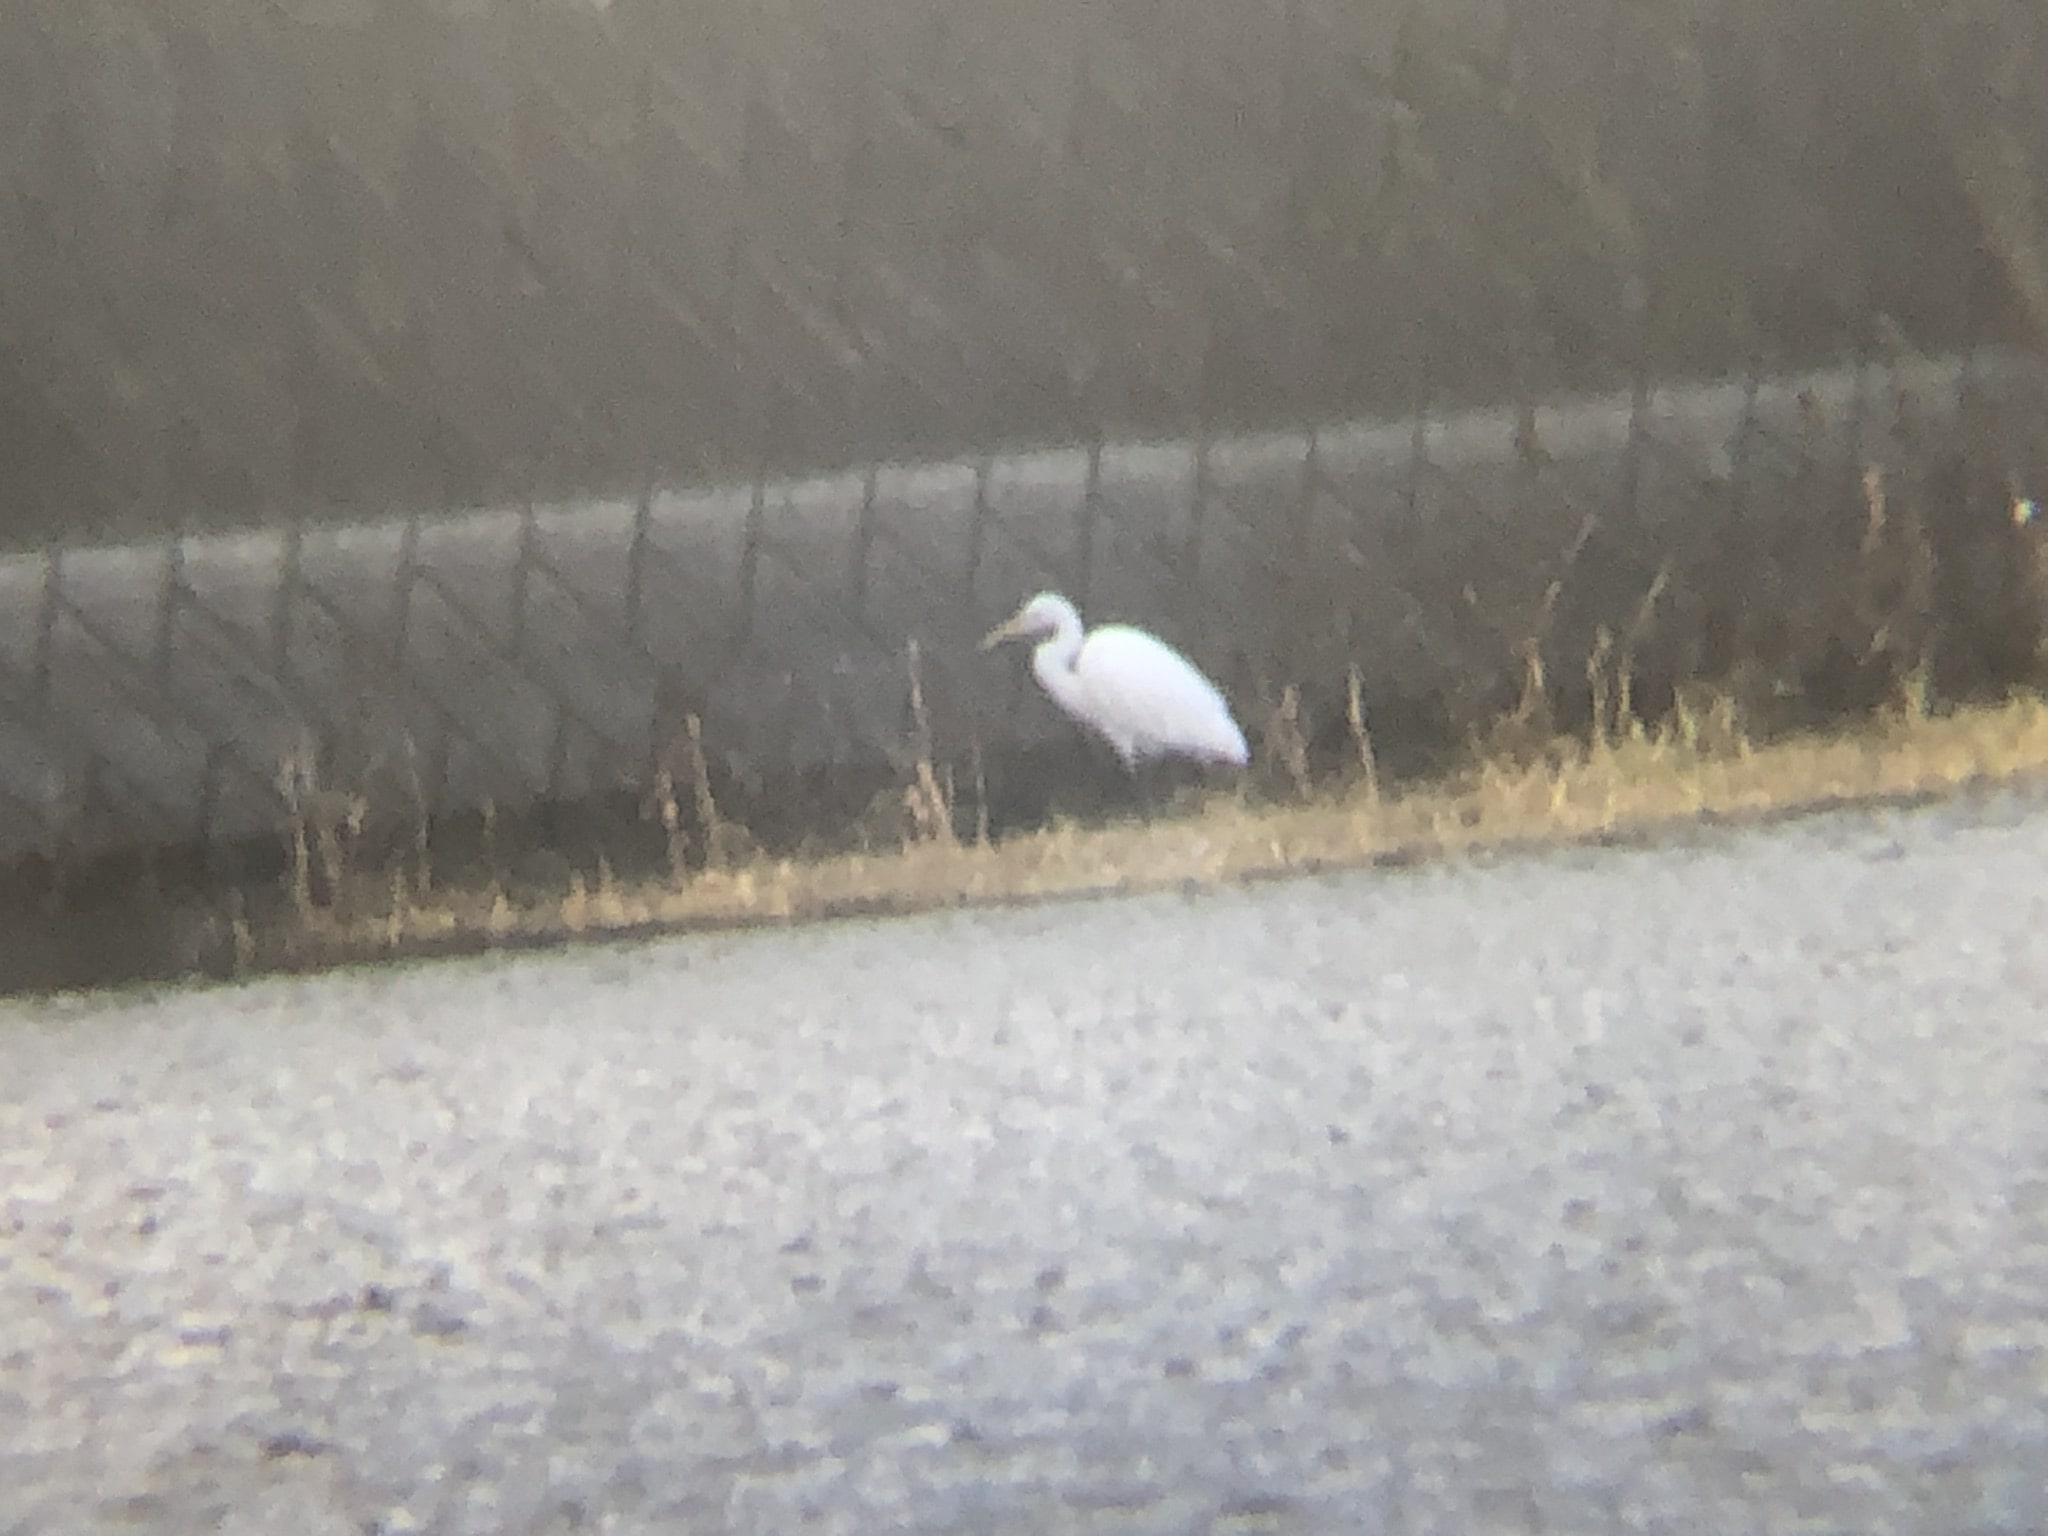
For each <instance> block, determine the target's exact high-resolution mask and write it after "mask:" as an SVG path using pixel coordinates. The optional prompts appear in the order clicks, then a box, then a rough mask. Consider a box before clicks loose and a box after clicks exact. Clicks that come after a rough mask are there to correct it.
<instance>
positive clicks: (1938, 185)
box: [0, 0, 2048, 852]
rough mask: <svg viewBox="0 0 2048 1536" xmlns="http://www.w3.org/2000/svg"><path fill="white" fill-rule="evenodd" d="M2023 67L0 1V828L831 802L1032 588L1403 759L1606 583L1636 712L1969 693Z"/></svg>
mask: <svg viewBox="0 0 2048 1536" xmlns="http://www.w3.org/2000/svg"><path fill="white" fill-rule="evenodd" d="M2044 81H2048V15H2044V13H2043V11H2042V10H2041V8H2040V7H2038V6H2036V5H2033V4H2028V3H2022V0H1965V3H1960V4H1950V5H1944V6H1935V5H1918V4H1908V3H1904V0H1870V3H1863V0H1770V3H1764V0H1658V3H1654V4H1647V5H1646V4H1641V3H1635V0H1629V3H1624V0H1545V3H1543V4H1538V5H1521V4H1511V3H1507V0H1456V3H1445V0H1428V3H1426V4H1425V3H1420V0H1343V3H1338V0H1271V3H1256V0H1251V3H1247V0H1231V3H1222V0H1174V3H1171V4H1165V3H1158V0H1113V3H1107V4H1104V3H1082V0H1050V3H1047V4H1044V5H1039V6H1034V7H1028V8H1020V7H1015V6H998V5H969V6H961V5H958V4H951V3H946V4H941V3H938V0H868V3H865V4H861V5H855V6H848V5H845V4H843V3H835V4H827V3H824V0H792V3H781V4H771V3H767V0H749V3H744V4H732V3H730V0H721V3H716V4H713V3H709V0H702V3H692V0H682V3H676V0H612V3H610V4H603V3H570V0H526V3H519V4H511V3H494V4H488V5H486V4H476V3H458V0H448V3H435V0H278V3H273V4H269V5H262V6H258V5H253V4H250V3H247V0H192V3H190V4H186V5H181V6H179V7H176V8H171V9H167V8H164V7H160V6H154V5H147V4H142V3H138V0H69V3H65V4H62V5H59V4H55V3H41V0H37V3H29V4H23V5H17V6H12V7H8V8H6V10H5V11H4V13H0V134H4V139H5V142H7V143H8V144H9V145H10V147H11V150H12V152H11V153H10V155H9V157H8V159H7V163H6V165H5V166H4V167H0V198H4V199H5V200H6V202H7V205H8V208H7V216H6V217H4V218H0V344H4V346H0V420H4V432H5V442H6V447H5V449H4V459H0V503H4V505H5V507H6V509H7V510H6V518H7V522H6V525H5V531H4V537H5V538H6V539H7V540H8V541H9V542H10V543H11V544H12V545H13V547H14V548H15V549H17V550H18V551H20V552H21V553H20V554H19V555H18V556H16V557H15V558H13V559H12V560H10V561H8V562H7V563H6V565H5V567H4V569H0V584H4V585H5V586H6V587H7V589H8V595H7V599H6V605H5V620H4V624H5V629H6V636H5V645H4V651H5V654H4V658H0V660H4V663H5V666H6V668H7V675H6V678H5V688H4V690H0V692H4V699H0V708H4V719H0V780H4V782H0V798H4V802H5V807H6V810H5V813H4V820H5V822H6V828H5V829H4V830H0V852H8V851H22V850H27V849H33V848H44V847H49V846H55V845H69V844H75V843H77V842H79V841H81V840H83V841H86V842H89V843H107V844H121V843H124V842H137V841H165V840H169V841H182V840H189V839H191V838H193V837H199V838H213V837H224V836H236V835H242V834H244V833H246V832H248V831H250V830H260V829H261V828H263V827H264V826H267V825H270V824H273V823H274V820H275V816H276V805H275V802H276V801H277V799H278V797H279V795H280V794H281V793H285V792H286V791H284V790H281V789H280V784H281V783H285V782H286V781H288V780H289V779H290V778H291V776H292V775H294V774H300V773H309V774H313V775H315V776H318V777H320V778H321V779H322V780H323V782H327V783H349V784H370V783H377V784H380V785H384V786H385V788H384V789H382V790H380V791H379V792H380V793H387V794H388V795H390V796H392V797H395V798H396V799H398V800H400V801H404V802H407V803H413V804H416V805H418V806H420V807H422V808H426V809H430V810H431V809H446V808H451V807H456V806H462V805H474V804H475V803H477V801H478V800H479V799H480V798H483V797H491V798H495V799H502V800H505V801H520V800H531V799H548V798H557V797H564V796H568V797H573V796H576V795H581V794H587V793H591V792H594V791H597V790H601V789H604V788H606V787H608V786H615V785H620V784H631V783H634V782H638V781H639V780H640V779H642V778H644V776H645V775H646V774H647V773H648V772H649V771H651V769H650V765H651V764H654V763H657V762H658V761H659V759H660V757H661V755H662V754H663V753H664V752H665V751H668V750H669V749H670V746H671V744H672V742H673V740H674V736H675V732H676V730H677V728H678V723H679V722H680V721H682V720H684V719H686V718H687V717H689V716H691V715H696V716H698V717H699V718H700V719H701V720H702V721H703V722H704V727H705V737H706V740H707V742H708V743H709V744H710V745H711V747H712V749H713V751H714V754H715V755H717V756H718V757H719V759H720V761H721V763H722V764H723V766H724V769H725V771H727V772H729V773H731V774H732V775H734V776H735V777H736V778H738V779H741V780H748V779H752V780H755V781H758V782H762V783H766V782H768V781H770V780H773V779H774V778H775V777H776V776H777V775H786V774H789V773H798V772H802V771H804V770H805V769H807V768H809V767H811V766H813V765H819V764H823V765H832V764H841V765H844V764H849V763H868V764H880V765H882V766H884V767H887V766H889V765H891V764H892V763H894V762H895V761H896V760H897V758H898V757H899V756H900V753H901V751H902V750H903V746H902V744H903V742H904V740H905V739H906V737H905V731H904V721H903V712H904V708H905V700H906V698H907V689H906V687H905V679H904V651H905V647H906V644H907V642H909V641H910V640H913V639H915V640H917V641H919V642H920V646H919V654H920V656H921V657H922V658H923V660H924V663H925V665H926V666H928V667H929V668H930V669H931V671H932V677H931V679H930V682H929V692H930V694H931V697H932V699H933V706H934V712H935V716H936V718H937V721H938V725H939V731H940V738H941V742H942V745H943V746H945V748H946V749H947V750H950V751H961V750H965V749H966V748H967V746H968V745H969V744H973V745H977V746H981V747H985V748H988V749H992V750H993V749H1000V748H1002V747H1003V746H1005V745H1006V744H1008V745H1015V744H1019V743H1028V742H1029V741H1031V740H1033V739H1035V738H1036V737H1039V736H1042V735H1043V734H1044V732H1045V730H1046V722H1045V720H1044V717H1043V715H1042V713H1040V712H1038V711H1037V707H1036V705H1035V703H1034V702H1033V701H1032V699H1031V697H1030V696H1029V694H1028V692H1025V691H1023V690H1022V689H1021V685H1020V684H1019V683H1018V682H1017V680H1016V679H1015V677H1014V676H1012V675H1009V674H1002V675H1000V676H998V675H992V674H991V672H990V671H989V670H988V669H987V668H985V667H980V666H977V665H976V664H975V663H974V662H973V661H972V660H971V659H970V658H969V657H968V656H967V654H966V650H967V647H966V641H967V640H968V639H969V638H971V635H972V634H973V633H974V630H975V627H976V626H977V625H979V624H981V623H983V622H985V621H986V620H987V619H989V618H991V617H994V616H996V615H997V614H998V613H1000V612H1001V611H1003V610H1006V609H1007V608H1008V607H1009V606H1011V605H1012V604H1013V603H1014V601H1015V600H1016V599H1017V598H1018V597H1020V596H1021V595H1023V594H1024V593H1025V592H1026V591H1028V590H1030V589H1031V588H1033V587H1036V586H1040V585H1057V586H1062V587H1065V588H1066V589H1067V590H1069V591H1070V592H1071V593H1073V594H1074V595H1076V596H1077V597H1079V598H1081V599H1082V600H1083V601H1084V603H1085V604H1086V605H1087V606H1088V607H1089V608H1090V609H1091V611H1096V610H1099V611H1101V612H1104V613H1109V612H1115V613H1118V614H1120V615H1122V616H1127V617H1135V618H1140V619H1142V620H1144V621H1146V622H1148V623H1151V624H1153V625H1155V626H1156V627H1159V628H1161V629H1163V630H1165V631H1167V632H1168V633H1169V634H1170V635H1172V636H1173V637H1174V638H1175V639H1177V640H1179V641H1182V642H1184V643H1185V644H1186V645H1187V646H1188V648H1189V649H1190V650H1192V651H1194V652H1195V653H1196V654H1197V655H1198V657H1199V658H1200V659H1202V660H1203V661H1204V662H1205V663H1207V664H1208V665H1210V666H1212V667H1213V668H1215V669H1216V670H1217V671H1218V672H1219V673H1220V674H1222V675H1223V677H1224V678H1225V680H1226V681H1227V683H1228V685H1229V686H1230V687H1232V688H1233V689H1234V690H1235V691H1236V692H1237V693H1238V695H1239V697H1240V699H1241V701H1251V702H1250V703H1249V704H1248V705H1247V707H1253V708H1255V707H1257V701H1260V700H1268V699H1270V698H1271V697H1272V696H1273V695H1274V694H1275V692H1276V691H1277V690H1278V689H1279V688H1281V687H1282V686H1284V685H1285V684H1288V683H1295V684H1298V685H1300V686H1302V687H1304V688H1307V689H1310V690H1311V691H1313V689H1314V688H1316V687H1318V686H1323V687H1327V686H1329V685H1330V682H1331V680H1332V679H1333V678H1338V677H1341V676H1342V675H1343V672H1344V670H1345V669H1346V668H1347V667H1349V666H1352V665H1356V666H1359V667H1360V668H1361V669H1362V670H1363V671H1364V672H1365V674H1366V676H1367V678H1368V682H1369V684H1370V685H1371V690H1372V692H1373V694H1374V698H1375V704H1376V706H1377V707H1378V708H1379V709H1380V711H1381V713H1382V715H1383V716H1384V717H1386V718H1389V719H1394V720H1397V721H1398V720H1401V719H1409V720H1412V721H1415V722H1418V724H1417V725H1416V729H1417V730H1419V731H1422V732H1423V733H1425V734H1429V733H1434V734H1435V735H1437V736H1444V735H1456V734H1457V733H1459V732H1463V731H1468V730H1470V729H1471V728H1472V725H1473V723H1474V722H1475V721H1476V720H1478V719H1480V718H1482V717H1483V715H1484V712H1485V710H1486V709H1488V708H1495V707H1498V705H1499V703H1500V701H1501V699H1502V698H1503V696H1504V694H1506V695H1511V694H1512V691H1513V688H1514V686H1515V685H1516V681H1517V679H1518V677H1519V675H1520V669H1521V668H1522V667H1523V665H1524V662H1525V657H1524V656H1523V654H1522V652H1523V648H1524V647H1525V646H1526V643H1527V642H1529V641H1530V640H1531V639H1532V637H1539V638H1540V639H1541V640H1542V643H1543V644H1544V645H1545V646H1546V647H1550V648H1552V649H1553V650H1554V652H1555V656H1554V658H1553V659H1554V660H1557V659H1562V661H1563V664H1564V665H1566V666H1570V665H1576V663H1577V658H1578V657H1581V656H1582V655H1583V650H1582V649H1580V650H1574V649H1573V648H1575V647H1583V646H1584V645H1585V644H1586V643H1587V641H1588V637H1589V636H1591V635H1593V634H1595V633H1596V632H1597V631H1598V630H1599V629H1600V628H1602V627H1603V626H1604V627H1606V628H1608V629H1609V630H1610V632H1612V633H1617V634H1619V633H1623V632H1624V631H1626V630H1627V629H1628V627H1629V626H1630V624H1631V623H1633V622H1634V621H1635V615H1636V614H1637V611H1638V609H1639V608H1640V607H1641V606H1642V603H1643V598H1644V595H1645V593H1646V592H1648V591H1649V590H1650V589H1651V588H1652V587H1653V586H1656V587H1657V589H1658V590H1659V592H1660V593H1661V594H1662V596H1661V597H1660V605H1661V606H1660V611H1659V613H1658V614H1657V616H1656V618H1657V622H1656V626H1655V628H1654V629H1653V630H1652V631H1650V632H1648V633H1646V634H1644V635H1643V636H1642V637H1641V643H1642V650H1643V652H1644V655H1645V658H1646V659H1645V661H1644V665H1645V667H1646V669H1648V668H1649V667H1650V664H1651V663H1650V660H1649V659H1648V658H1649V657H1650V654H1651V653H1652V652H1658V653H1659V654H1660V655H1661V660H1660V661H1659V662H1658V671H1659V676H1660V677H1662V678H1663V679H1664V680H1665V682H1666V683H1667V684H1669V685H1671V686H1675V685H1676V682H1677V681H1680V680H1683V679H1684V678H1687V677H1706V676H1711V677H1714V678H1718V679H1723V680H1726V679H1728V678H1738V674H1739V675H1740V676H1746V677H1749V678H1751V680H1752V682H1753V685H1754V687H1755V688H1756V689H1758V690H1760V691H1762V692H1765V693H1769V692H1773V691H1775V692H1778V693H1783V692H1784V691H1785V690H1786V689H1787V688H1788V687H1792V688H1794V689H1795V690H1800V689H1803V690H1808V691H1812V692H1816V693H1821V692H1826V691H1827V690H1828V689H1829V688H1833V689H1834V690H1835V691H1836V692H1840V691H1843V690H1848V691H1850V692H1853V691H1854V690H1855V689H1856V688H1858V687H1862V686H1878V684H1877V683H1874V682H1868V681H1867V680H1868V679H1871V678H1877V679H1880V680H1881V679H1885V678H1893V677H1895V675H1896V674H1897V672H1898V671H1900V670H1902V669H1903V668H1905V667H1907V666H1909V665H1911V664H1913V663H1914V662H1916V661H1917V660H1919V659H1920V658H1921V657H1923V656H1924V655H1925V654H1927V653H1928V652H1929V651H1930V650H1932V651H1934V652H1936V653H1937V658H1938V659H1939V660H1940V661H1941V663H1942V665H1944V666H1946V667H1948V668H1949V669H1950V671H1951V672H1952V673H1953V674H1954V675H1955V676H1956V678H1957V679H1958V681H1959V683H1962V684H1969V683H1982V682H1983V681H1985V680H1987V679H1989V680H1990V681H1992V682H1994V683H1996V682H2000V681H2011V680H2013V679H2015V678H2018V677H2025V676H2030V675H2031V669H2032V667H2033V657H2032V650H2031V647H2032V645H2033V638H2032V637H2033V636H2034V635H2035V634H2036V631H2037V615H2036V608H2035V604H2036V599H2037V598H2038V597H2039V596H2040V595H2041V594H2040V593H2039V591H2038V589H2037V587H2036V586H2035V585H2034V584H2033V583H2034V579H2035V578H2034V576H2033V575H2032V574H2031V573H2032V572H2033V571H2034V565H2033V564H2032V562H2033V559H2034V555H2033V552H2032V544H2031V542H2030V541H2031V539H2032V538H2033V536H2034V530H2033V526H2032V524H2031V523H2030V521H2029V520H2028V518H2027V516H2026V515H2024V509H2026V508H2029V507H2031V505H2032V498H2035V497H2038V496H2039V495H2041V494H2042V492H2043V486H2044V480H2043V478H2042V476H2043V466H2042V463H2041V456H2042V452H2043V447H2042V445H2043V444H2044V443H2048V428H2044V424H2048V410H2044V407H2043V401H2042V391H2041V383H2040V374H2039V369H2038V366H2037V365H2036V364H2035V363H2033V362H2031V361H2029V359H2028V356H2027V354H2026V349H2029V348H2035V349H2038V347H2039V345H2040V343H2041V340H2042V337H2043V335H2044V334H2048V86H2044V84H2043V83H2042V82H2044ZM1987 347H1994V348H2000V349H2003V350H1996V351H1986V350H1984V349H1985V348H1987ZM1714 381H1722V382H1714ZM1729 381H1732V382H1729ZM477 507H482V508H491V507H499V508H504V509H505V510H503V511H499V512H492V511H482V512H467V513H460V512H459V509H463V508H477ZM2016 509H2019V511H2018V512H2016ZM458 514H459V515H458ZM1873 529H1876V530H1877V531H1876V532H1873ZM237 530H241V531H237ZM1674 572H1676V575H1674V574H1673V573H1674ZM1660 573H1661V575H1660ZM1566 578H1568V579H1566ZM1560 581H1562V582H1563V589H1562V590H1563V596H1562V598H1561V599H1553V598H1551V597H1550V596H1549V594H1550V591H1551V587H1552V585H1553V584H1554V583H1558V582H1560ZM1546 604H1548V606H1546ZM1901 614H1909V615H1910V616H1909V617H1908V618H1906V619H1904V620H1901V618H1900V615H1901ZM1539 632H1540V635H1539ZM1909 652H1910V653H1911V654H1910V655H1909ZM1738 680H1739V678H1738Z"/></svg>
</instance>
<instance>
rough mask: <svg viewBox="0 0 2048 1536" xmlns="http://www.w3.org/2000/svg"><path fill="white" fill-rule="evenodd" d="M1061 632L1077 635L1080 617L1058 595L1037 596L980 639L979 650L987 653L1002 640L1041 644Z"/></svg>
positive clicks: (1072, 607)
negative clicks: (1071, 631) (1068, 631)
mask: <svg viewBox="0 0 2048 1536" xmlns="http://www.w3.org/2000/svg"><path fill="white" fill-rule="evenodd" d="M1064 629H1072V630H1073V631H1074V632H1075V633H1076V634H1078V633H1079V632H1080V629H1081V615H1080V614H1079V613H1078V612H1077V611H1076V610H1075V608H1074V605H1073V604H1072V603H1070V602H1068V601H1067V600H1066V599H1065V598H1064V597H1061V596H1060V595H1059V593H1057V592H1041V593H1039V594H1038V596H1036V597H1034V598H1032V599H1031V600H1030V601H1029V602H1027V603H1026V604H1025V605H1024V606H1023V607H1022V608H1019V609H1018V610H1017V611H1016V612H1015V613H1013V614H1011V615H1010V616H1009V617H1008V618H1007V619H1005V620H1003V622H1002V623H1000V624H998V625H997V626H996V627H995V628H994V629H992V630H990V631H989V632H988V633H987V634H986V635H984V636H982V639H981V648H982V649H983V650H984V651H986V650H991V649H993V648H994V647H996V646H998V645H1001V644H1002V643H1003V642H1004V641H1005V640H1045V639H1048V638H1050V637H1051V636H1053V635H1056V634H1058V633H1059V632H1060V631H1061V630H1064Z"/></svg>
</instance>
